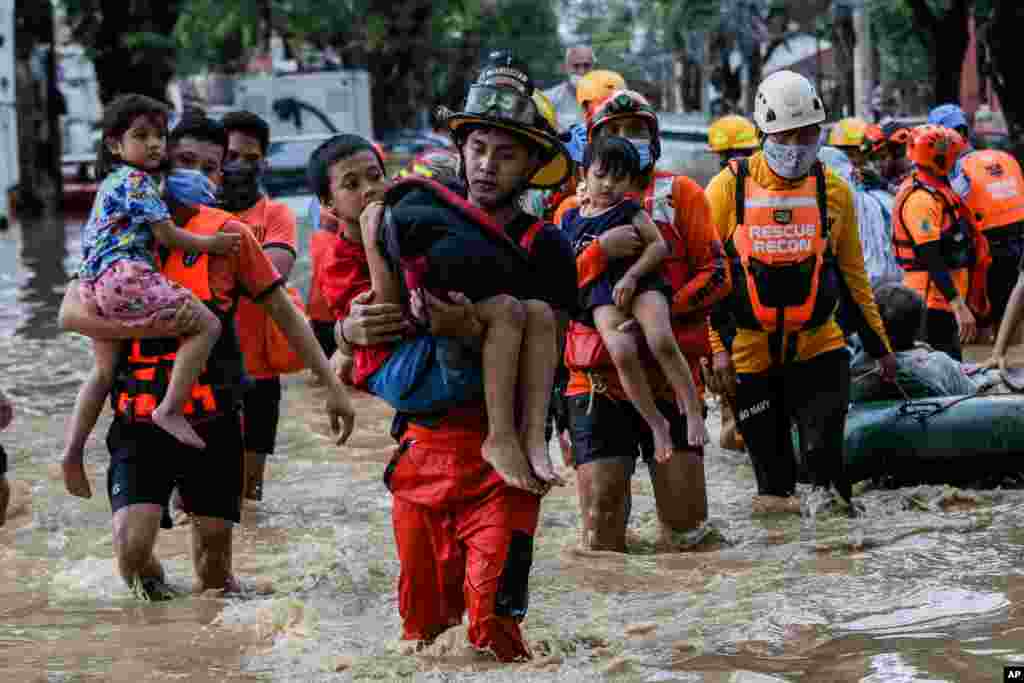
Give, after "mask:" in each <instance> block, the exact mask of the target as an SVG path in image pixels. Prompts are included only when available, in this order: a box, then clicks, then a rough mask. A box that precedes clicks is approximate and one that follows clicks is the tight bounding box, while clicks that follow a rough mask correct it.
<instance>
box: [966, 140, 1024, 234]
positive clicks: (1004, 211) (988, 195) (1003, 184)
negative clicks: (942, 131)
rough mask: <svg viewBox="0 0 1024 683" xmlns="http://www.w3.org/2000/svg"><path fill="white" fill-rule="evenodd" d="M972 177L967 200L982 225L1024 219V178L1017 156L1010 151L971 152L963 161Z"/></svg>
mask: <svg viewBox="0 0 1024 683" xmlns="http://www.w3.org/2000/svg"><path fill="white" fill-rule="evenodd" d="M961 164H962V169H963V172H964V173H965V174H966V175H967V177H968V178H969V179H970V181H971V191H970V193H968V195H967V197H965V198H964V202H965V203H966V204H967V207H968V208H969V209H970V211H971V214H972V215H973V216H974V221H975V223H977V225H978V228H979V229H981V230H983V231H985V230H990V229H992V228H1001V227H1003V226H1006V225H1012V224H1013V223H1019V222H1021V221H1024V178H1022V177H1021V170H1020V165H1019V164H1018V163H1017V160H1016V159H1014V158H1013V157H1012V156H1010V155H1009V154H1007V153H1006V152H1000V151H998V150H983V151H979V152H971V153H970V154H968V155H966V156H964V158H963V161H962V162H961Z"/></svg>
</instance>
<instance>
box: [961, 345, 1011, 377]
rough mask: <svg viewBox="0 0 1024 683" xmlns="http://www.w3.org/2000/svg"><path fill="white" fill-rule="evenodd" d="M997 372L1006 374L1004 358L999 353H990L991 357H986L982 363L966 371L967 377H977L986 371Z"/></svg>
mask: <svg viewBox="0 0 1024 683" xmlns="http://www.w3.org/2000/svg"><path fill="white" fill-rule="evenodd" d="M996 369H998V370H999V372H1006V370H1007V367H1006V356H1004V355H1003V354H1001V353H996V352H995V351H993V352H992V355H991V356H989V357H988V359H987V360H986V361H984V362H983V363H978V364H977V365H975V366H974V367H972V368H970V369H969V370H968V371H967V374H968V375H977V374H978V373H979V372H985V371H986V370H996Z"/></svg>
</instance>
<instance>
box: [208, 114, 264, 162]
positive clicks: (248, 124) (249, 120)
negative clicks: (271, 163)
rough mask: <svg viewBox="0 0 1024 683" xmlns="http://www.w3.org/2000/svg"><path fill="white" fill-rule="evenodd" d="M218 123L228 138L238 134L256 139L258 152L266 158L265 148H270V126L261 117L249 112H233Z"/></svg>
mask: <svg viewBox="0 0 1024 683" xmlns="http://www.w3.org/2000/svg"><path fill="white" fill-rule="evenodd" d="M220 122H221V124H223V126H224V131H225V132H226V133H227V134H228V135H229V136H230V135H231V134H232V133H235V132H238V133H244V134H245V135H248V136H250V137H253V138H256V140H258V141H259V143H260V151H261V152H262V153H263V155H264V156H266V154H267V147H269V146H270V125H269V124H267V122H266V121H264V120H263V118H262V117H260V116H257V115H256V114H253V113H252V112H251V111H233V112H231V113H230V114H228V115H227V116H225V117H224V118H223V119H221V121H220Z"/></svg>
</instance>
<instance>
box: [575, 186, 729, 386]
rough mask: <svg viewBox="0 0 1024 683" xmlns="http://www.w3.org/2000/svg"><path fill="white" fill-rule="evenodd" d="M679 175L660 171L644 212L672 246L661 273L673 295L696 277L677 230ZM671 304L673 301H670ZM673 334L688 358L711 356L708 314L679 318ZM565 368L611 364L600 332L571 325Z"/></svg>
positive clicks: (645, 199) (645, 197)
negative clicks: (674, 192)
mask: <svg viewBox="0 0 1024 683" xmlns="http://www.w3.org/2000/svg"><path fill="white" fill-rule="evenodd" d="M675 179H676V175H675V174H672V173H668V172H664V171H658V172H657V173H656V174H655V176H654V180H653V181H652V182H651V183H650V184H649V185H648V186H647V188H646V189H645V190H644V193H643V204H642V205H643V207H644V211H646V212H647V213H648V215H650V216H651V220H653V221H654V224H655V225H657V226H658V229H659V230H660V231H661V234H662V236H663V237H664V238H665V241H667V242H668V243H669V244H670V245H671V253H670V254H669V256H668V258H666V259H665V262H664V263H663V264H662V267H661V273H662V275H664V276H665V279H666V280H668V284H669V286H670V287H671V288H672V291H673V292H678V291H679V290H681V289H682V288H683V287H685V286H686V283H687V282H689V281H690V279H691V278H692V277H693V273H692V272H691V271H690V264H689V262H688V261H687V259H686V237H685V236H684V235H683V234H682V233H681V232H680V231H679V230H678V228H676V224H675V198H674V197H673V191H674V185H675ZM670 304H671V302H670ZM672 331H673V332H674V333H675V338H676V343H677V344H678V345H679V350H680V351H682V352H683V354H684V355H686V356H710V355H711V344H710V342H709V341H708V323H707V311H693V312H691V313H690V314H688V315H687V316H686V318H685V319H680V318H676V319H675V320H674V321H673V325H672ZM563 357H564V360H565V364H566V367H568V368H569V369H570V370H586V369H588V368H598V367H603V366H609V365H612V357H611V356H610V355H609V354H608V349H606V348H605V346H604V342H603V341H602V340H601V333H600V332H598V331H597V330H596V329H595V328H593V327H590V326H589V325H584V324H583V323H580V322H576V321H575V320H573V321H570V322H569V329H568V331H567V334H566V340H565V353H564V354H563Z"/></svg>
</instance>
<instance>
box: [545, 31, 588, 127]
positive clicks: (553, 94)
mask: <svg viewBox="0 0 1024 683" xmlns="http://www.w3.org/2000/svg"><path fill="white" fill-rule="evenodd" d="M593 68H594V50H593V49H592V48H591V47H590V46H589V45H576V46H574V47H570V48H569V49H567V50H566V51H565V72H566V74H568V80H566V81H563V82H562V83H559V84H558V85H556V86H555V87H553V88H550V89H548V90H545V91H544V94H545V95H547V97H548V99H549V100H551V104H553V105H554V107H555V113H556V114H558V132H560V133H561V132H564V131H566V130H568V129H569V128H570V127H571V126H572V125H573V124H574V123H583V118H584V114H583V108H582V107H580V105H579V103H578V102H577V101H576V84H577V83H579V81H580V79H581V78H583V76H585V75H586V73H587V72H588V71H590V70H591V69H593Z"/></svg>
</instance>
